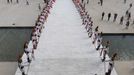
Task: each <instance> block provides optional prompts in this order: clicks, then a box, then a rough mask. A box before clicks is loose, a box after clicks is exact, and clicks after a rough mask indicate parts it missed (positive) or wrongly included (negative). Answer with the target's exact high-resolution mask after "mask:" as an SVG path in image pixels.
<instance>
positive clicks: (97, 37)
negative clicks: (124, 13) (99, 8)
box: [73, 0, 117, 75]
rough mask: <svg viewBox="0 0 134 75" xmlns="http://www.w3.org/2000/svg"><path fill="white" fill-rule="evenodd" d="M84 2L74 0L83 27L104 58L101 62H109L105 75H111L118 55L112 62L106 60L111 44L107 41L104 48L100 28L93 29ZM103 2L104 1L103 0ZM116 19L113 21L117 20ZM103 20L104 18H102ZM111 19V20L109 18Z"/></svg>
mask: <svg viewBox="0 0 134 75" xmlns="http://www.w3.org/2000/svg"><path fill="white" fill-rule="evenodd" d="M83 1H84V0H81V2H80V0H73V2H74V4H75V6H76V8H77V10H78V12H79V14H80V16H81V19H82V25H83V26H85V29H86V31H87V33H88V36H89V38H91V39H92V43H93V44H95V45H96V50H97V51H99V52H100V56H101V57H102V58H101V60H102V62H107V61H108V63H109V65H108V66H109V67H108V69H107V71H106V72H105V75H111V71H112V69H113V67H114V60H115V58H116V57H117V53H115V54H113V56H112V57H111V58H110V60H106V55H108V52H109V46H110V42H109V41H107V42H106V44H105V46H102V34H103V33H102V32H101V33H99V26H97V27H96V28H95V29H93V21H92V17H90V15H89V14H88V12H87V11H86V9H85V4H83ZM87 1H88V0H87ZM101 1H103V0H101ZM116 17H117V14H116ZM116 17H115V19H114V20H113V21H115V20H116ZM102 19H103V17H102ZM109 19H110V18H109ZM109 19H108V20H109Z"/></svg>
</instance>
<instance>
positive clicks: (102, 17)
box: [101, 12, 105, 20]
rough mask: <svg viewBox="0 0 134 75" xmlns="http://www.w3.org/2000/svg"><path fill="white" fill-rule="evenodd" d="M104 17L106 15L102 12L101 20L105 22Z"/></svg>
mask: <svg viewBox="0 0 134 75" xmlns="http://www.w3.org/2000/svg"><path fill="white" fill-rule="evenodd" d="M104 15H105V13H104V12H102V17H101V20H103V18H104Z"/></svg>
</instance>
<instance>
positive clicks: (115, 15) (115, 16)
mask: <svg viewBox="0 0 134 75" xmlns="http://www.w3.org/2000/svg"><path fill="white" fill-rule="evenodd" d="M117 16H118V14H117V13H115V14H114V20H113V22H115V21H116V18H117Z"/></svg>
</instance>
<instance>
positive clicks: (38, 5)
mask: <svg viewBox="0 0 134 75" xmlns="http://www.w3.org/2000/svg"><path fill="white" fill-rule="evenodd" d="M38 8H39V11H41V6H40V3H39V5H38Z"/></svg>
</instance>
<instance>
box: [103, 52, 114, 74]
mask: <svg viewBox="0 0 134 75" xmlns="http://www.w3.org/2000/svg"><path fill="white" fill-rule="evenodd" d="M116 57H117V53H114V54H113V56H112V58H111V60H109V65H108V71H107V72H106V73H105V75H111V72H112V70H113V67H114V60H115V58H116Z"/></svg>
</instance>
